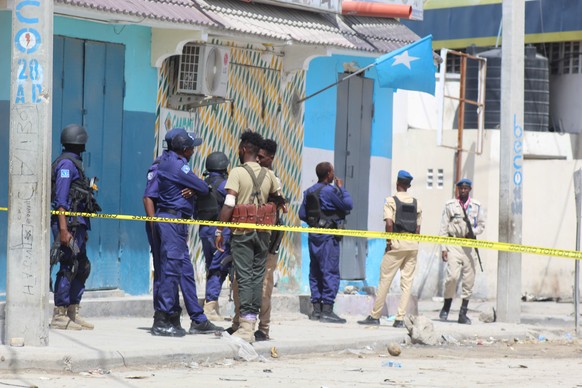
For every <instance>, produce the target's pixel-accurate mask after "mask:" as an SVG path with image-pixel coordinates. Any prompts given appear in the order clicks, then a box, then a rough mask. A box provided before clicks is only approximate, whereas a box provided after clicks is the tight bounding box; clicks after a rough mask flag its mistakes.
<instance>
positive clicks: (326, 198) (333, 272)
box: [299, 162, 353, 323]
mask: <svg viewBox="0 0 582 388" xmlns="http://www.w3.org/2000/svg"><path fill="white" fill-rule="evenodd" d="M315 173H316V174H317V179H318V182H317V183H316V184H314V185H313V186H311V187H310V188H308V189H307V190H306V191H305V193H304V197H303V203H302V204H301V208H300V209H299V218H300V219H301V220H302V221H305V222H307V223H308V224H309V225H310V226H315V227H320V228H331V229H336V228H343V227H344V223H345V216H346V215H347V214H348V213H349V212H350V210H352V207H353V203H352V197H351V196H350V193H348V191H347V190H346V189H344V188H343V181H342V180H341V179H338V178H336V177H335V174H334V169H333V166H332V164H331V163H329V162H321V163H319V164H318V165H317V166H316V168H315ZM313 196H316V197H317V198H318V199H319V201H318V202H319V209H314V208H313V205H312V203H313V201H310V204H309V206H308V199H309V198H313ZM314 212H319V213H320V215H319V216H318V217H317V219H316V220H313V217H312V215H313V214H314ZM339 256H340V248H339V239H338V238H337V237H336V236H333V235H328V234H316V233H310V234H309V258H310V260H311V262H310V264H309V286H310V288H311V303H312V304H313V312H312V314H311V316H310V317H309V319H311V320H319V321H321V322H330V323H345V322H346V320H345V319H343V318H340V317H339V316H337V315H336V314H335V313H334V312H333V304H334V302H335V297H336V295H337V292H338V289H339V283H340V273H339Z"/></svg>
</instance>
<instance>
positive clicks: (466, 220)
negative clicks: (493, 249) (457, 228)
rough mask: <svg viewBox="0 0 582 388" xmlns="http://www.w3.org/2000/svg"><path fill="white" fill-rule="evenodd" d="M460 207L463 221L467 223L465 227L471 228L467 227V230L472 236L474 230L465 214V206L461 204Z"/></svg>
mask: <svg viewBox="0 0 582 388" xmlns="http://www.w3.org/2000/svg"><path fill="white" fill-rule="evenodd" d="M461 209H463V216H464V219H465V223H466V224H467V227H468V228H471V229H469V232H470V233H471V234H472V235H473V236H475V232H474V231H473V225H471V221H470V220H469V216H468V215H467V211H466V210H465V206H463V205H461Z"/></svg>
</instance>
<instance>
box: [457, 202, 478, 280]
mask: <svg viewBox="0 0 582 388" xmlns="http://www.w3.org/2000/svg"><path fill="white" fill-rule="evenodd" d="M461 209H463V215H464V218H463V219H464V220H465V223H466V224H467V229H469V233H467V237H468V238H470V239H473V240H477V236H475V232H473V227H472V226H471V221H469V217H468V216H467V212H466V211H465V207H464V206H461ZM473 249H475V253H476V254H477V259H479V267H480V268H481V272H483V264H482V263H481V255H480V254H479V248H473Z"/></svg>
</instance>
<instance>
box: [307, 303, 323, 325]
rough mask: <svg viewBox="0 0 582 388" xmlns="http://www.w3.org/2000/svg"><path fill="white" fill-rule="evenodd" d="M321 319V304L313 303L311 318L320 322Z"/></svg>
mask: <svg viewBox="0 0 582 388" xmlns="http://www.w3.org/2000/svg"><path fill="white" fill-rule="evenodd" d="M319 318H321V303H313V312H312V313H311V315H310V316H309V319H311V320H312V321H319Z"/></svg>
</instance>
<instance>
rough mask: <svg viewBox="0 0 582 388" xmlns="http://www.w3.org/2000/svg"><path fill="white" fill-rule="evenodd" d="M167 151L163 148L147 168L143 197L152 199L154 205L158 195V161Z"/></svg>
mask: <svg viewBox="0 0 582 388" xmlns="http://www.w3.org/2000/svg"><path fill="white" fill-rule="evenodd" d="M167 152H168V151H167V150H164V152H163V153H162V155H160V156H158V157H157V158H156V160H154V162H153V163H152V165H151V166H150V168H149V169H148V175H147V178H148V180H147V182H146V187H145V190H144V193H143V196H144V198H145V197H149V198H151V199H152V200H153V201H154V205H156V204H157V202H158V197H159V196H160V193H159V189H158V167H159V165H160V161H161V160H162V156H163V155H165V154H166V153H167Z"/></svg>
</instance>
